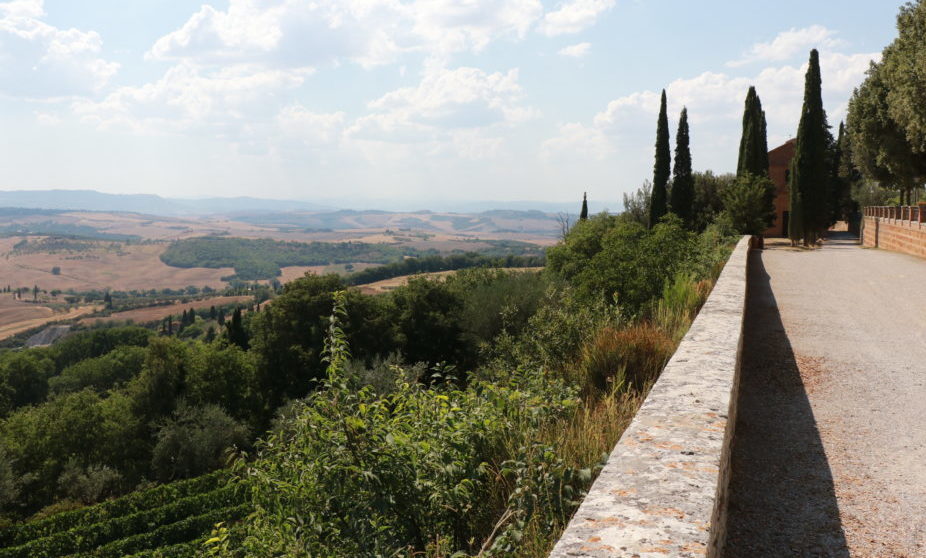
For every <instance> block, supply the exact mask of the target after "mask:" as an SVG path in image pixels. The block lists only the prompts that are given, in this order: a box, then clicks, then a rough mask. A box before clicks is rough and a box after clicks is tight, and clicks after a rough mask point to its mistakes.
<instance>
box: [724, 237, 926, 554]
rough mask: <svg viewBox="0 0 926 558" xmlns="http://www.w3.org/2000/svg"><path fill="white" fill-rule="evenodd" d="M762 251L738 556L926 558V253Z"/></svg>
mask: <svg viewBox="0 0 926 558" xmlns="http://www.w3.org/2000/svg"><path fill="white" fill-rule="evenodd" d="M754 255H755V257H754V258H753V260H752V261H751V263H750V295H749V302H748V312H747V317H746V327H747V329H746V336H745V340H744V362H743V369H742V384H741V394H740V400H739V415H738V417H737V424H736V432H737V435H736V436H737V437H736V439H735V442H734V446H733V474H732V477H731V502H730V520H729V524H728V529H729V543H728V547H727V552H726V556H728V557H764V556H776V557H777V556H821V557H822V556H864V557H869V556H870V557H876V556H877V557H889V556H898V557H914V556H916V557H923V556H926V260H921V259H917V258H913V257H910V256H905V255H902V254H896V253H891V252H886V251H881V250H872V249H864V248H861V247H859V246H857V245H856V244H855V242H854V241H853V240H852V239H851V238H850V237H848V236H844V233H843V234H840V235H838V236H836V237H835V238H832V239H831V240H829V241H827V242H826V244H825V245H824V247H823V248H822V249H819V250H813V251H805V250H795V249H791V248H789V247H786V246H784V245H782V244H778V245H774V244H772V245H770V246H769V248H768V249H767V250H765V251H764V252H761V253H755V254H754Z"/></svg>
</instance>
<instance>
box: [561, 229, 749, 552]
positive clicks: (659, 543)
mask: <svg viewBox="0 0 926 558" xmlns="http://www.w3.org/2000/svg"><path fill="white" fill-rule="evenodd" d="M748 252H749V237H748V236H744V237H743V238H741V239H740V241H739V242H738V243H737V245H736V248H735V249H734V250H733V253H732V254H731V256H730V259H729V260H727V263H726V265H725V266H724V269H723V271H722V272H721V274H720V277H719V279H718V280H717V283H716V284H715V285H714V289H713V291H712V292H711V294H710V296H709V297H708V300H707V301H706V302H705V304H704V306H703V307H702V308H701V311H700V312H699V313H698V316H697V317H696V318H695V320H694V322H693V323H692V325H691V327H690V328H689V330H688V333H687V334H686V335H685V337H684V338H683V339H682V342H681V343H680V344H679V346H678V349H677V350H676V351H675V354H674V355H673V356H672V358H671V359H670V360H669V363H668V364H667V365H666V367H665V369H664V370H663V372H662V374H661V376H660V377H659V380H658V381H657V382H656V384H655V385H654V386H653V388H652V390H651V391H650V393H649V395H648V396H647V398H646V400H645V401H644V403H643V405H642V407H640V410H639V411H638V412H637V414H636V416H635V417H634V418H633V421H632V422H631V424H630V426H628V427H627V429H626V430H625V431H624V434H623V435H622V436H621V438H620V440H619V441H618V443H617V445H616V446H615V447H614V450H613V451H612V452H611V455H610V457H609V458H608V461H607V463H606V464H605V466H604V468H603V469H602V471H601V474H600V475H599V476H598V478H597V479H596V480H595V482H594V484H593V485H592V487H591V489H590V490H589V492H588V494H587V495H586V496H585V499H584V500H583V502H582V505H581V506H580V507H579V509H578V510H577V511H576V513H575V515H574V516H573V518H572V521H571V522H570V523H569V525H568V527H567V528H566V530H565V532H564V533H563V535H562V536H561V537H560V540H559V541H558V542H557V544H556V546H555V547H554V548H553V551H552V553H551V554H550V556H551V557H552V558H565V557H575V556H588V557H604V556H608V557H614V556H627V557H631V556H633V557H639V558H649V557H656V556H659V557H665V556H717V555H719V554H720V553H722V547H723V542H724V539H725V533H724V531H725V524H726V507H727V506H726V501H727V485H728V473H729V463H730V443H731V441H732V436H733V432H732V430H733V425H734V424H735V422H736V421H735V413H736V395H737V388H738V385H739V368H740V350H741V345H742V331H743V315H744V311H745V303H746V265H747V259H748Z"/></svg>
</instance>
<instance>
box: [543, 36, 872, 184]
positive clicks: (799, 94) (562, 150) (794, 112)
mask: <svg viewBox="0 0 926 558" xmlns="http://www.w3.org/2000/svg"><path fill="white" fill-rule="evenodd" d="M877 58H878V54H841V53H832V54H827V53H824V54H822V55H821V57H820V66H821V73H822V78H823V104H824V107H825V108H826V109H827V115H828V118H829V122H830V124H831V125H833V126H836V125H838V122H839V120H840V119H842V118H844V117H845V107H846V104H847V102H848V99H849V97H850V95H851V94H852V88H853V87H854V86H855V85H857V84H858V83H860V82H861V81H862V80H863V79H864V77H865V70H866V69H867V68H868V62H869V61H870V60H872V59H877ZM806 71H807V66H806V64H804V65H802V66H795V65H780V66H769V67H766V68H764V69H762V70H761V71H759V72H757V73H755V74H754V75H752V76H748V77H747V76H731V75H728V74H725V73H722V72H710V71H708V72H702V73H701V74H698V75H696V76H693V77H689V78H679V79H676V80H675V81H673V82H671V83H670V84H668V86H667V87H666V95H667V99H668V112H669V128H670V134H671V136H672V138H673V141H674V136H675V126H676V123H677V118H678V114H679V112H680V111H681V109H682V107H683V106H687V108H688V115H689V119H690V124H691V146H692V158H693V162H694V166H695V168H698V169H708V168H710V169H714V170H716V171H719V172H722V171H726V170H730V169H732V168H733V166H734V165H735V163H736V160H735V158H736V153H737V146H738V143H739V131H740V126H739V123H740V121H741V119H742V111H743V103H744V101H745V98H746V92H747V90H748V88H749V86H750V85H754V86H755V87H756V90H757V92H758V94H759V96H760V98H761V99H762V107H763V109H764V110H765V112H766V118H767V121H768V131H769V146H770V147H775V146H777V145H778V144H779V143H781V142H783V141H785V140H786V139H788V138H789V137H793V136H794V134H795V133H796V130H797V124H798V120H799V118H800V113H801V105H802V103H803V91H804V87H803V85H804V74H805V73H806ZM659 98H660V92H659V91H651V90H645V91H638V92H634V93H631V94H628V95H624V96H621V97H618V98H616V99H614V100H612V101H611V102H609V103H608V104H607V105H606V106H605V107H604V109H603V110H601V111H600V112H598V113H597V114H596V115H595V116H594V117H593V118H592V120H591V123H590V124H583V123H573V124H567V125H566V126H563V127H561V128H560V129H559V131H558V132H557V134H556V135H555V136H553V137H552V138H551V139H549V140H547V141H546V142H544V143H543V144H542V146H541V149H540V153H539V156H540V158H541V159H542V160H549V159H550V158H551V157H552V156H553V155H555V156H557V157H559V158H560V159H562V160H566V159H568V158H569V157H570V156H572V158H573V159H572V160H574V161H581V160H582V159H583V158H585V159H588V158H589V154H593V155H594V154H597V155H599V156H600V155H602V154H606V157H608V158H609V159H613V160H614V164H615V165H616V166H618V167H619V168H620V169H621V172H622V174H624V175H625V176H637V177H639V179H640V180H643V179H644V178H646V177H648V176H649V175H650V173H651V172H652V170H651V169H652V157H651V154H652V150H653V147H652V145H653V144H652V141H655V132H656V115H657V113H658V111H659ZM641 138H644V141H641ZM645 138H651V139H652V141H646V140H645ZM605 145H608V146H610V147H611V148H612V149H613V152H612V153H610V154H608V152H607V151H605V150H604V146H605Z"/></svg>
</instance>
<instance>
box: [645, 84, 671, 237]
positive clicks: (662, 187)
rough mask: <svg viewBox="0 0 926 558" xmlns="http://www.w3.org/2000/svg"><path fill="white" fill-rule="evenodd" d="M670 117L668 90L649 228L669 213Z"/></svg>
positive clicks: (659, 124) (662, 111)
mask: <svg viewBox="0 0 926 558" xmlns="http://www.w3.org/2000/svg"><path fill="white" fill-rule="evenodd" d="M670 163H671V156H670V154H669V117H668V115H667V114H666V90H665V89H663V90H662V101H661V103H660V105H659V120H658V121H657V123H656V163H655V165H653V193H652V195H651V196H650V204H649V226H651V227H652V226H654V225H655V224H656V223H658V222H659V219H660V218H661V217H662V216H663V215H665V214H666V213H667V212H668V211H669V208H668V193H667V192H666V186H667V185H668V183H669V168H670Z"/></svg>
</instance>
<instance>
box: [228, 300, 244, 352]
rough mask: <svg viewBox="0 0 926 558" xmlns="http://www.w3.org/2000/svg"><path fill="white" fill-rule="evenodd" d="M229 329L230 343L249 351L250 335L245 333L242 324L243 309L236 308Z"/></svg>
mask: <svg viewBox="0 0 926 558" xmlns="http://www.w3.org/2000/svg"><path fill="white" fill-rule="evenodd" d="M227 327H228V340H229V342H231V343H234V344H235V345H238V346H239V347H241V348H242V349H244V350H248V335H247V333H246V332H245V331H244V325H243V324H242V323H241V308H235V312H234V313H233V314H232V318H231V321H230V322H229V323H228V326H227Z"/></svg>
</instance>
